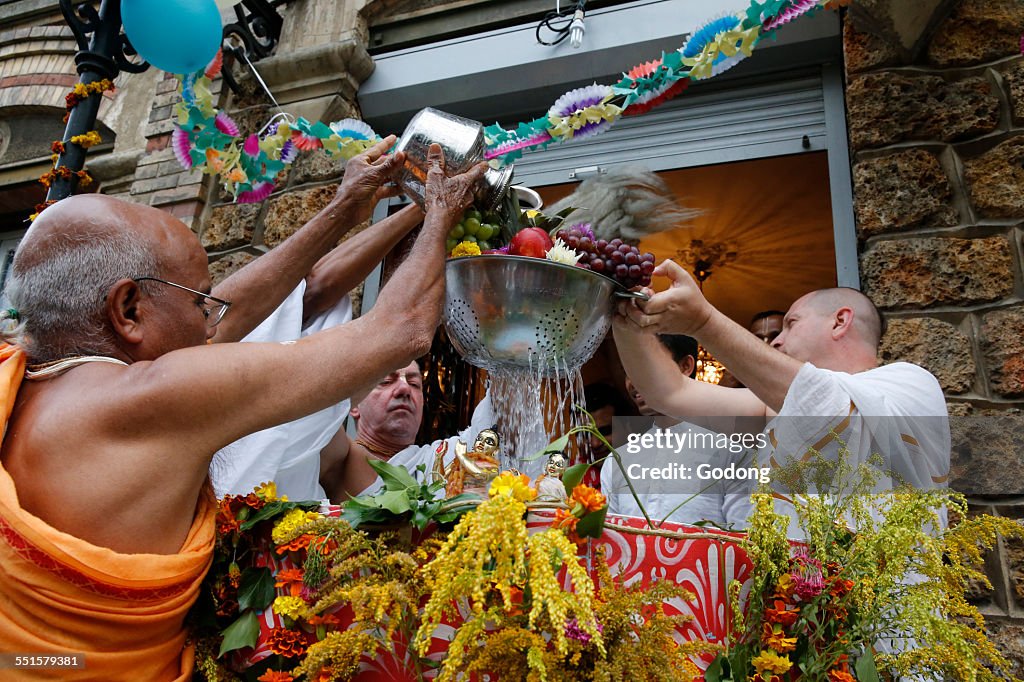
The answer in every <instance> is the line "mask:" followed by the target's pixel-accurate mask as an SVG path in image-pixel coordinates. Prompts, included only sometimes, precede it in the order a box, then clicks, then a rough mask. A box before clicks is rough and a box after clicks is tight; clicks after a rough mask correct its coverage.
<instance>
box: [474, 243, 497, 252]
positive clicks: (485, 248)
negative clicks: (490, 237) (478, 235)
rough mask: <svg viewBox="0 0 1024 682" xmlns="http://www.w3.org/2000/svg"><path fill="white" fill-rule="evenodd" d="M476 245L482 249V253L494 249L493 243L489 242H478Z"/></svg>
mask: <svg viewBox="0 0 1024 682" xmlns="http://www.w3.org/2000/svg"><path fill="white" fill-rule="evenodd" d="M476 245H477V246H479V247H480V250H481V251H490V250H491V249H493V248H494V246H492V245H491V243H490V242H488V241H480V242H477V244H476Z"/></svg>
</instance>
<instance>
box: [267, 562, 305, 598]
mask: <svg viewBox="0 0 1024 682" xmlns="http://www.w3.org/2000/svg"><path fill="white" fill-rule="evenodd" d="M303 575H304V573H303V571H302V569H301V568H287V569H285V570H283V571H281V572H280V573H278V574H277V581H276V582H275V583H274V587H287V588H288V596H291V597H298V596H299V595H300V594H301V593H302V576H303Z"/></svg>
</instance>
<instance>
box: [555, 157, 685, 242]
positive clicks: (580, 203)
mask: <svg viewBox="0 0 1024 682" xmlns="http://www.w3.org/2000/svg"><path fill="white" fill-rule="evenodd" d="M570 206H574V207H576V208H577V210H576V211H574V212H573V213H572V214H570V215H569V217H568V218H566V220H565V223H564V224H565V225H574V224H578V223H590V224H591V229H592V230H593V231H594V234H595V235H596V237H597V238H598V239H607V240H609V241H611V240H612V239H615V238H616V237H618V238H619V239H622V240H623V241H625V242H629V243H632V244H636V243H637V242H639V241H640V240H641V239H642V238H644V237H646V236H647V235H650V234H655V233H656V232H663V231H665V230H671V229H675V228H677V227H683V226H685V225H686V223H688V222H689V221H690V220H692V219H693V218H694V217H696V216H698V215H700V214H701V211H700V210H697V209H692V208H686V207H684V206H681V205H680V204H679V203H678V202H677V200H676V197H675V195H674V194H673V193H672V191H671V190H670V189H669V188H668V185H666V184H665V182H664V181H663V180H662V179H661V178H659V177H658V176H657V175H656V174H655V173H654V172H653V171H651V170H650V169H648V168H646V167H644V166H635V165H633V166H621V167H619V168H613V169H610V170H609V171H608V172H607V173H604V174H601V175H596V176H594V177H592V178H588V179H586V180H584V181H583V182H582V183H580V186H579V187H577V188H576V191H575V192H573V193H572V194H570V195H569V196H567V197H565V198H564V199H561V200H560V201H558V202H556V203H555V204H553V205H551V206H549V207H547V208H545V213H549V214H554V213H557V212H558V211H560V210H562V209H565V208H568V207H570Z"/></svg>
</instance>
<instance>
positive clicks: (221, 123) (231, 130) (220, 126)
mask: <svg viewBox="0 0 1024 682" xmlns="http://www.w3.org/2000/svg"><path fill="white" fill-rule="evenodd" d="M213 120H214V124H215V125H216V126H217V130H219V131H221V132H222V133H224V134H225V135H230V136H231V137H238V126H237V125H236V124H235V122H234V121H233V120H231V117H230V116H228V115H227V114H225V113H224V112H223V111H221V112H218V113H217V116H216V117H215V118H214V119H213Z"/></svg>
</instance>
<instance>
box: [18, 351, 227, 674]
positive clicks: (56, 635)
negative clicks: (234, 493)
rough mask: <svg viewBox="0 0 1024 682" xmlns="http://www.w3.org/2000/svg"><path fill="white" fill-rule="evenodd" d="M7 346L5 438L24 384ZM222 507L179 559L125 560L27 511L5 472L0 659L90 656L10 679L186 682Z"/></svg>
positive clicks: (200, 522)
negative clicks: (192, 618)
mask: <svg viewBox="0 0 1024 682" xmlns="http://www.w3.org/2000/svg"><path fill="white" fill-rule="evenodd" d="M24 366H25V360H24V355H23V353H22V352H21V351H20V350H18V349H16V348H14V347H11V346H0V409H2V410H3V412H2V413H0V430H4V429H6V426H7V420H8V418H9V417H10V414H11V409H12V408H13V406H14V397H15V394H16V393H17V390H18V387H19V386H20V384H21V379H22V376H23V374H24ZM214 512H215V505H214V501H213V498H212V495H203V496H202V499H201V500H200V501H199V505H198V507H197V509H196V516H195V520H194V521H193V523H192V528H191V530H190V531H189V534H188V538H187V539H186V540H185V543H184V545H183V546H182V548H181V551H180V552H179V553H178V554H172V555H159V554H119V553H117V552H114V551H113V550H110V549H107V548H105V547H97V546H95V545H91V544H89V543H87V542H84V541H83V540H79V539H78V538H75V537H73V536H71V535H68V534H66V533H62V532H60V531H59V530H57V529H55V528H52V527H51V526H49V525H47V524H46V523H44V522H43V521H42V520H41V519H39V518H38V517H36V516H33V515H32V514H30V513H28V512H26V511H25V510H23V509H21V507H20V506H19V504H18V494H17V491H16V490H15V487H14V481H13V480H12V479H11V477H10V475H8V473H7V471H6V470H5V469H4V468H3V466H2V465H0V651H2V652H9V653H18V654H44V655H57V654H74V653H77V654H84V655H85V667H84V668H81V669H67V668H64V669H56V668H51V669H42V670H40V669H21V670H10V669H8V670H4V671H3V677H4V679H11V680H21V679H24V680H38V679H40V678H52V679H61V680H80V679H83V680H84V679H91V680H147V681H148V680H153V681H156V680H160V681H163V680H182V681H185V680H189V679H190V678H191V673H192V663H193V657H194V652H193V651H192V648H191V647H190V646H189V647H187V646H186V645H185V638H186V634H187V633H186V631H185V628H184V619H185V615H186V613H187V612H188V610H189V608H190V607H191V606H192V604H193V603H194V602H195V600H196V597H197V596H198V594H199V585H200V582H201V581H202V579H203V576H204V575H206V571H207V570H208V569H209V566H210V562H211V560H212V557H213V551H212V550H213V542H214Z"/></svg>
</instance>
